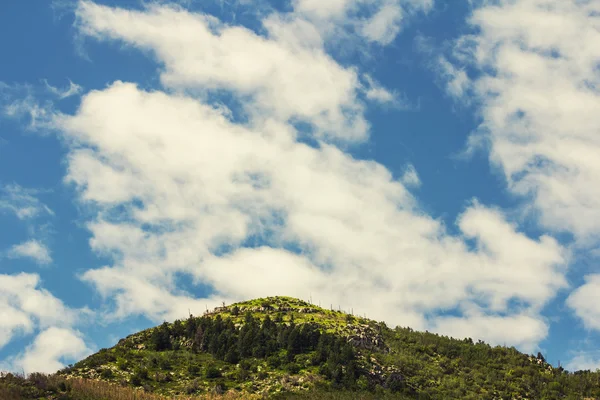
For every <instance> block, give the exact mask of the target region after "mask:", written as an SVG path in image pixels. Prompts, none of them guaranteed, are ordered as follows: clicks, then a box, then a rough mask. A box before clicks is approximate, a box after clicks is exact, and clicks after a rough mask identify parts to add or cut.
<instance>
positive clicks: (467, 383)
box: [0, 297, 600, 400]
mask: <svg viewBox="0 0 600 400" xmlns="http://www.w3.org/2000/svg"><path fill="white" fill-rule="evenodd" d="M267 305H268V306H269V307H266V308H265V306H267ZM278 310H285V311H278ZM236 311H237V312H236ZM248 311H249V312H251V314H252V316H253V317H254V318H257V319H259V320H261V321H262V320H264V318H265V317H266V316H267V315H269V318H272V319H276V318H277V317H278V316H279V318H280V322H278V324H287V325H289V324H290V322H291V320H293V321H294V323H295V324H296V325H298V326H301V325H302V324H306V323H315V324H318V325H319V327H320V328H321V330H322V331H323V332H329V333H331V334H334V335H336V336H337V337H340V338H346V337H347V336H349V335H350V336H351V335H356V333H353V332H356V331H357V329H358V330H359V331H360V332H362V333H363V334H365V333H366V334H367V336H368V335H371V336H378V337H379V338H381V339H383V340H384V342H385V345H384V346H381V349H385V348H387V349H388V350H389V351H381V350H373V351H369V350H364V349H362V350H360V351H359V352H358V355H357V357H358V358H357V363H358V365H359V366H360V373H359V374H360V376H361V377H360V378H359V379H358V380H356V381H353V382H352V383H345V384H341V383H338V384H332V381H333V380H334V379H333V378H332V377H331V374H329V375H328V374H325V375H324V374H323V367H324V366H327V363H331V360H329V361H324V360H321V361H320V362H319V363H318V364H315V363H314V362H311V360H314V356H315V351H314V349H313V350H311V351H305V352H302V353H301V354H297V355H296V356H295V357H292V363H291V364H293V365H292V366H296V367H295V368H290V363H286V362H285V361H284V362H282V363H281V365H274V364H273V363H272V362H270V360H271V359H272V358H273V357H271V358H267V359H265V358H260V357H259V358H254V357H245V358H244V360H242V361H241V362H239V363H237V364H235V363H229V362H225V361H224V360H222V359H219V358H218V357H215V356H213V355H211V354H209V352H207V351H202V352H197V351H191V348H192V344H193V340H191V339H190V338H189V337H188V338H187V339H185V338H180V339H177V340H174V341H173V342H174V344H175V346H174V349H171V350H166V351H155V350H153V349H152V340H153V339H152V337H153V334H154V333H155V331H156V330H157V329H159V327H157V328H151V329H148V330H145V331H142V332H139V333H136V334H134V335H131V336H128V337H127V338H125V339H122V340H121V341H120V342H119V344H117V345H116V346H114V347H113V348H111V349H103V350H101V351H100V352H98V353H96V354H94V355H92V356H90V357H88V358H86V359H85V360H82V361H80V362H79V363H77V364H75V366H73V367H72V368H68V369H66V370H64V371H62V372H61V373H60V375H61V376H62V377H63V378H84V379H94V380H100V381H107V382H112V383H116V384H122V385H125V386H137V387H139V388H143V390H144V391H146V392H153V393H156V394H162V395H168V396H173V395H201V394H206V393H210V392H211V391H215V389H219V388H226V389H228V390H229V391H230V392H231V393H232V394H230V396H234V395H235V393H237V394H238V396H241V397H242V398H250V396H249V395H248V393H255V394H259V393H260V394H262V395H268V396H269V397H273V398H298V399H301V398H304V399H317V398H319V399H321V398H323V399H343V398H364V399H375V398H431V399H496V398H497V399H513V398H514V399H518V398H523V399H525V398H528V399H582V398H586V397H587V398H592V399H593V398H600V374H598V373H592V372H589V371H584V372H578V373H575V374H573V373H567V372H566V371H564V370H562V368H553V367H552V366H550V365H549V364H547V363H545V362H544V361H543V360H541V359H538V358H537V357H532V356H528V355H525V354H522V353H519V352H518V351H517V350H516V349H514V348H506V347H500V346H497V347H491V346H489V345H487V344H485V343H483V342H478V343H473V342H472V341H471V340H470V339H467V340H456V339H451V338H447V337H443V336H438V335H434V334H431V333H422V332H414V331H412V330H411V329H409V328H396V329H389V328H387V327H386V326H385V324H383V323H378V322H375V321H371V320H367V319H363V318H354V317H352V316H349V315H347V314H344V313H341V312H337V311H332V310H326V309H323V308H319V307H315V306H313V305H310V304H308V303H306V302H303V301H301V300H297V299H293V298H288V297H276V298H267V299H255V300H251V301H248V302H242V303H237V304H235V305H231V306H228V307H227V308H225V309H222V310H219V311H218V312H216V313H212V314H210V315H207V316H206V318H211V319H215V318H217V316H220V318H221V319H223V320H226V319H231V320H232V322H233V324H235V325H236V326H243V325H244V321H245V318H246V316H245V314H246V312H248ZM188 323H189V322H188V321H182V322H181V323H178V324H180V325H181V326H180V328H181V329H185V328H186V325H187V324H188ZM173 326H174V325H173V324H169V327H170V328H169V329H173ZM275 356H276V357H275V358H278V357H279V358H280V359H282V360H285V359H286V350H285V349H280V350H279V351H278V352H277V354H276V355H275ZM288 361H289V358H288ZM398 376H400V381H398V380H397V379H396V380H392V381H390V379H391V378H392V377H396V378H397V377H398ZM63 378H61V379H63ZM4 383H5V382H4ZM4 386H6V385H4ZM2 387H3V383H2V380H0V395H1V394H2V392H1V390H2ZM349 390H350V391H349ZM359 390H363V392H361V394H358V392H357V391H359ZM392 390H393V392H392ZM139 392H141V391H139V390H138V393H139ZM0 397H1V396H0ZM7 398H8V397H7ZM15 398H16V397H15ZM25 398H35V397H25ZM73 398H76V397H73ZM105 398H106V397H105ZM116 398H117V397H115V399H116ZM11 399H12V398H11ZM86 399H87V398H86ZM89 399H90V400H96V398H94V397H89ZM98 399H99V398H98ZM123 399H126V397H123ZM152 400H154V399H152Z"/></svg>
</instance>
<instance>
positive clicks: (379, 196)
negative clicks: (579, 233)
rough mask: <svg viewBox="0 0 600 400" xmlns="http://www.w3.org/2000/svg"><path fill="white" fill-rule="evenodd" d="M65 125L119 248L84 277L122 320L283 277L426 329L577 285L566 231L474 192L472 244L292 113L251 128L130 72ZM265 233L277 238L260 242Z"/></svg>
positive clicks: (167, 313) (501, 334) (100, 220)
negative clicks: (554, 234) (514, 220)
mask: <svg viewBox="0 0 600 400" xmlns="http://www.w3.org/2000/svg"><path fill="white" fill-rule="evenodd" d="M56 124H57V125H58V126H59V127H60V128H61V129H62V130H63V132H64V135H66V137H67V138H68V140H67V141H68V142H73V143H77V147H73V148H72V149H71V151H70V155H69V164H68V175H67V177H66V179H67V181H69V182H72V183H73V184H75V185H76V187H77V188H79V190H80V193H81V200H82V201H85V202H86V203H89V204H91V205H95V207H96V210H97V218H96V219H95V220H94V221H91V222H90V224H89V229H90V231H91V233H92V240H91V242H90V244H91V246H92V248H93V249H94V250H95V251H98V252H100V253H102V254H103V255H105V256H110V257H112V259H113V262H112V265H109V266H107V267H103V268H100V269H95V270H90V271H87V272H86V273H85V274H84V275H83V278H84V279H85V280H86V281H87V282H90V283H92V284H93V285H95V286H96V287H97V288H98V290H100V292H101V293H102V294H103V295H104V296H106V298H107V300H109V302H108V303H107V304H114V306H115V308H114V309H112V310H110V309H109V310H108V311H109V312H112V313H113V315H112V317H115V318H123V317H125V316H127V315H130V314H137V313H141V314H144V315H147V316H149V317H151V318H153V319H154V320H161V319H162V318H172V317H174V316H183V315H184V314H185V312H186V311H187V308H188V307H190V308H192V310H196V312H201V311H202V310H203V309H204V305H205V304H208V305H216V304H217V303H218V302H219V300H220V299H224V300H226V301H233V300H240V299H246V298H248V297H255V296H265V295H272V294H273V289H272V288H280V291H281V292H283V291H285V292H286V293H288V294H292V295H296V296H300V297H303V298H307V297H308V296H309V295H310V294H312V297H313V299H315V301H317V300H320V301H321V302H322V303H323V304H334V305H336V304H340V305H342V306H345V307H353V308H354V310H355V311H356V312H357V313H361V314H362V313H364V312H366V313H368V314H369V315H371V316H373V317H374V318H377V319H385V320H387V321H388V322H390V323H401V324H406V325H411V326H413V327H415V328H421V329H424V328H426V327H428V326H429V324H430V323H434V322H435V321H433V322H428V321H427V320H426V318H425V317H424V315H425V314H436V313H440V312H442V311H443V310H446V309H450V308H455V307H459V308H460V309H461V310H467V309H469V307H470V306H473V305H478V306H481V307H484V308H486V309H488V312H489V313H490V315H491V316H495V317H497V318H504V317H505V316H506V317H507V318H509V319H510V318H512V319H511V320H510V321H512V320H517V321H521V319H519V318H522V317H520V315H522V314H523V313H524V312H529V313H530V316H531V318H534V317H535V316H537V317H539V315H538V314H537V313H538V312H539V310H540V309H541V307H542V306H543V304H545V303H546V302H547V301H548V300H549V299H551V298H552V297H553V296H554V293H555V292H556V290H558V289H559V288H561V287H564V285H565V281H564V270H563V267H564V264H565V257H566V256H565V255H564V253H563V250H562V249H561V247H560V246H559V245H558V244H557V243H556V242H555V241H554V240H552V239H551V238H549V237H545V236H544V237H541V238H539V239H538V240H533V239H529V238H527V237H526V236H525V235H524V234H522V233H519V232H517V231H516V230H515V227H514V226H513V225H511V224H509V223H508V222H506V220H505V217H504V216H503V215H502V214H501V213H500V212H499V211H496V210H491V209H489V208H486V207H483V206H480V205H477V204H474V205H473V206H471V207H469V208H468V209H467V210H466V211H465V213H464V215H463V216H462V217H461V218H460V220H459V227H460V229H461V230H462V231H463V232H464V234H465V235H466V236H468V237H469V238H471V239H472V240H474V241H475V242H476V243H477V244H478V248H477V249H476V250H474V251H469V250H468V248H467V245H466V243H465V242H464V240H463V239H462V238H461V237H455V236H451V235H449V234H448V233H447V232H446V231H445V229H444V227H443V225H442V224H441V223H440V222H439V221H437V220H435V219H432V218H431V217H429V216H427V215H424V214H423V213H422V211H421V210H419V207H418V205H417V202H416V200H415V199H414V198H413V196H412V195H411V194H410V192H409V191H408V190H407V189H406V188H405V186H403V184H401V183H400V182H398V181H394V180H393V179H392V176H391V174H390V172H389V171H387V170H386V169H385V168H384V167H383V166H381V165H379V164H377V163H375V162H372V161H360V160H355V159H353V158H352V157H350V156H349V155H347V154H345V153H343V152H342V151H340V150H339V149H337V148H336V147H333V146H330V145H326V144H322V145H321V146H320V147H318V148H313V147H309V146H307V145H305V144H301V143H299V142H296V141H295V140H294V137H295V135H294V133H293V128H292V127H291V126H289V125H285V124H282V123H281V122H280V121H278V120H272V119H271V120H267V122H266V123H264V124H260V125H257V124H252V125H248V126H243V125H239V124H236V123H234V122H231V121H230V120H228V119H227V118H226V116H224V115H223V110H222V108H213V107H211V106H210V105H207V104H203V103H202V102H201V101H198V100H197V99H194V98H191V97H184V96H181V95H174V94H170V95H169V94H165V93H161V92H145V91H142V90H140V89H138V88H136V87H135V86H134V85H132V84H127V83H122V82H116V83H115V84H113V85H112V86H110V87H108V88H107V89H105V90H102V91H94V92H90V93H88V94H87V95H85V96H84V97H83V101H82V104H81V107H80V109H79V110H78V112H77V113H76V114H75V115H72V116H69V115H63V116H61V117H60V118H59V119H57V121H56ZM115 132H119V133H120V134H119V135H115V134H114V133H115ZM225 149H226V151H225ZM119 210H120V211H119ZM257 237H258V238H260V240H261V242H263V243H264V244H265V245H264V246H263V247H259V248H248V247H244V246H245V245H244V242H245V241H246V240H252V238H257ZM286 247H291V248H299V249H300V250H301V251H300V253H299V254H293V253H290V252H289V251H286V250H284V248H286ZM223 249H229V250H225V253H224V254H223V251H224V250H223ZM181 274H183V276H187V277H191V278H193V279H194V280H195V283H203V284H208V285H210V286H211V287H213V288H214V289H215V293H214V294H213V295H211V297H210V298H208V299H193V298H191V297H190V296H189V294H187V293H185V292H183V291H181V290H180V289H179V288H177V286H176V285H177V279H176V278H177V277H179V276H181ZM232 276H236V277H239V278H240V279H239V280H237V279H232ZM188 280H189V279H188ZM510 300H516V301H517V302H518V303H520V304H521V307H519V308H518V309H513V308H512V307H511V306H510V304H509V303H510ZM198 309H200V310H198ZM528 315H529V314H528ZM468 321H471V320H468ZM476 322H477V321H474V322H473V324H475V323H476ZM540 323H541V324H542V325H543V326H545V323H544V322H543V321H542V322H540ZM503 326H506V329H505V330H498V332H497V336H495V337H494V338H493V339H494V340H496V339H497V340H500V338H503V339H504V340H505V341H507V342H511V341H512V342H513V343H523V344H528V345H529V344H531V343H532V341H533V340H534V338H541V337H542V336H543V331H540V330H538V331H536V332H538V334H537V336H535V335H533V334H532V333H530V331H531V330H533V328H531V330H528V331H527V332H525V333H527V335H525V334H524V335H525V336H524V338H520V339H518V340H517V339H516V338H515V334H514V332H513V331H512V330H511V326H512V325H510V324H509V323H507V324H506V325H503ZM534 328H536V329H537V327H535V326H534ZM539 332H542V333H541V334H539Z"/></svg>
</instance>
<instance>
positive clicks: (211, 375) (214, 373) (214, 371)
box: [204, 365, 222, 379]
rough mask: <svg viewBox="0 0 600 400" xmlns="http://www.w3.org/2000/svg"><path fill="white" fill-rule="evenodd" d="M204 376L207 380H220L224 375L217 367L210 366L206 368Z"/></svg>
mask: <svg viewBox="0 0 600 400" xmlns="http://www.w3.org/2000/svg"><path fill="white" fill-rule="evenodd" d="M204 376H205V377H206V379H215V378H220V377H221V376H222V374H221V370H220V369H219V368H217V367H216V366H215V365H209V366H208V367H206V370H205V371H204Z"/></svg>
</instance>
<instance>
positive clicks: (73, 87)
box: [44, 79, 83, 100]
mask: <svg viewBox="0 0 600 400" xmlns="http://www.w3.org/2000/svg"><path fill="white" fill-rule="evenodd" d="M44 84H45V85H46V89H47V90H48V91H49V92H50V93H52V94H53V95H55V96H56V97H58V98H59V99H61V100H62V99H66V98H68V97H71V96H76V95H78V94H80V93H81V91H82V90H83V88H82V87H81V86H79V85H78V84H76V83H73V82H72V81H71V80H69V87H68V88H65V89H61V88H58V87H56V86H52V85H50V84H49V83H48V81H47V80H45V79H44Z"/></svg>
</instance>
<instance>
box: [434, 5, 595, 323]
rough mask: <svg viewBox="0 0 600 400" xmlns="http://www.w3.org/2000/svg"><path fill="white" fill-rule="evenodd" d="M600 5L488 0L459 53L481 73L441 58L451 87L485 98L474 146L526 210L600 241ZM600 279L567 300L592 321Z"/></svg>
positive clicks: (587, 245)
mask: <svg viewBox="0 0 600 400" xmlns="http://www.w3.org/2000/svg"><path fill="white" fill-rule="evenodd" d="M598 11H599V9H598V5H597V3H596V2H590V1H582V2H564V1H560V0H518V1H499V2H494V3H493V4H492V3H489V2H482V3H481V4H480V6H479V7H478V8H476V9H475V10H474V12H473V15H472V17H471V18H470V23H471V24H472V26H473V27H475V28H477V31H478V33H477V34H472V35H467V36H465V37H462V38H460V39H459V40H458V41H457V42H456V43H457V46H456V48H455V54H454V56H455V58H456V59H457V60H459V63H460V62H464V63H465V64H466V65H467V66H469V67H475V68H476V70H477V71H478V73H477V75H478V77H477V79H475V80H474V81H469V79H468V77H467V75H466V73H465V72H464V71H465V70H464V65H463V66H458V65H455V64H451V63H449V62H448V61H447V60H446V59H442V62H440V63H439V65H440V69H441V75H442V76H443V77H445V79H446V80H447V82H448V87H447V88H448V92H449V93H451V94H452V95H453V96H456V97H459V98H460V97H461V96H463V98H464V95H465V94H466V93H467V92H468V93H473V94H475V95H476V99H477V102H478V104H479V106H480V113H481V117H482V121H483V122H482V124H481V126H480V127H479V129H478V130H477V132H476V133H475V134H474V135H473V136H472V137H471V139H470V140H469V146H470V147H471V148H470V149H469V150H467V152H470V151H473V150H475V149H481V148H482V144H484V145H485V146H486V147H487V148H488V150H489V156H490V160H491V162H492V164H494V165H495V166H496V167H497V168H498V169H499V170H500V171H502V172H503V173H504V177H505V179H506V182H507V184H508V188H509V190H510V191H511V192H512V193H515V194H517V195H520V196H522V197H523V198H524V199H525V200H526V201H527V204H528V206H527V207H526V210H527V211H532V212H533V214H534V215H536V216H537V217H538V219H539V222H540V223H541V224H542V226H543V227H545V228H547V229H550V230H551V231H554V232H564V233H570V234H572V235H573V238H574V245H575V246H577V247H579V248H582V249H584V250H585V249H591V250H593V249H594V248H596V247H597V246H598V244H599V243H600V225H599V224H598V223H597V221H598V220H600V157H598V154H600V135H599V132H600V122H599V121H598V118H596V115H598V114H600V94H599V92H598V87H599V86H600V75H599V74H598V63H600V51H598V49H599V45H600V33H599V27H600V17H599V15H600V14H599V13H598ZM471 91H472V92H471ZM598 282H599V279H598V275H597V274H591V275H590V276H588V277H587V281H586V283H585V284H584V285H583V286H582V287H580V288H578V289H577V290H575V291H574V292H573V293H572V294H571V295H570V296H569V299H568V301H567V303H568V305H569V306H570V307H571V308H572V309H573V310H574V311H575V313H576V315H578V316H579V317H580V318H581V319H582V321H583V322H584V324H585V325H586V326H587V327H588V328H591V329H600V325H599V324H598V323H597V322H596V321H597V320H598V317H599V316H600V306H598V304H600V303H598V302H597V301H593V300H594V299H596V298H597V296H596V294H595V293H597V291H598V290H599V289H600V284H599V283H598Z"/></svg>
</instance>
